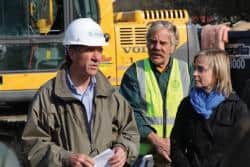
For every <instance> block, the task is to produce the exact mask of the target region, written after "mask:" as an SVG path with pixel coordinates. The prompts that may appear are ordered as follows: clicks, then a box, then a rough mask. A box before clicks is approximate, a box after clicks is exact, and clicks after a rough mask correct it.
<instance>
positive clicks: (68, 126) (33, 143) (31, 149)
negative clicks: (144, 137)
mask: <svg viewBox="0 0 250 167" xmlns="http://www.w3.org/2000/svg"><path fill="white" fill-rule="evenodd" d="M96 81H97V83H96V87H95V95H94V101H93V115H94V116H93V120H92V124H91V127H90V129H91V134H90V133H88V129H89V128H88V127H87V126H88V124H87V115H86V113H85V108H84V106H83V104H82V103H81V102H80V101H79V100H77V99H76V98H75V97H74V96H73V95H72V93H71V92H70V90H69V89H68V87H67V84H66V73H65V70H61V71H59V72H58V74H57V76H56V78H54V79H52V80H50V81H48V82H47V83H46V84H45V85H44V86H43V87H42V88H41V89H40V90H39V92H38V93H37V95H36V96H35V98H34V100H33V103H32V105H31V107H30V111H29V115H28V122H27V124H26V126H25V129H24V132H23V136H22V139H23V142H24V153H25V155H26V158H27V160H28V163H29V165H31V166H36V167H37V166H53V167H54V166H65V165H66V164H67V161H66V160H67V159H68V157H69V154H70V153H71V152H74V153H83V154H87V155H89V156H92V157H93V156H95V155H97V154H99V153H101V152H102V151H104V150H105V149H107V148H112V147H113V146H115V145H116V144H118V145H122V146H124V147H125V148H127V151H128V161H127V162H128V163H131V162H132V161H133V160H135V159H136V157H137V155H138V148H139V134H138V130H137V126H136V122H135V119H134V114H133V110H132V108H131V107H130V106H129V104H128V103H127V102H126V101H125V100H124V98H123V97H122V96H121V95H120V94H119V93H118V92H115V91H114V89H113V88H112V86H111V85H110V83H109V82H108V80H107V79H106V78H105V77H104V75H103V74H102V73H101V72H98V73H97V75H96Z"/></svg>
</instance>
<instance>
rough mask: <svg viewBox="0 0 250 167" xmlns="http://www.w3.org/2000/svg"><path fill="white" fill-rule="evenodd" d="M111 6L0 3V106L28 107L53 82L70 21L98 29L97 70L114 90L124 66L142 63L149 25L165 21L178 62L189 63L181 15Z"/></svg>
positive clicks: (190, 36) (88, 1)
mask: <svg viewBox="0 0 250 167" xmlns="http://www.w3.org/2000/svg"><path fill="white" fill-rule="evenodd" d="M112 3H113V2H112V0H74V1H68V0H22V1H20V0H18V1H17V0H11V1H10V0H2V1H1V2H0V101H1V102H7V103H12V104H13V103H18V102H23V101H26V102H29V101H30V100H31V99H32V97H33V96H34V94H35V92H36V91H37V89H39V87H40V86H41V85H42V84H44V83H45V82H46V81H47V80H49V79H51V78H52V77H54V76H55V74H56V71H57V69H58V68H59V67H60V65H61V64H62V62H63V60H64V56H65V55H64V47H63V46H62V40H63V36H64V30H65V28H66V27H67V25H68V24H69V23H70V22H71V21H72V20H74V19H76V18H81V17H91V18H93V19H94V20H95V21H97V22H98V23H99V24H100V25H101V27H102V29H103V31H104V33H105V36H106V38H107V39H108V40H109V45H108V46H105V47H104V51H103V56H102V62H101V65H100V68H101V70H102V72H103V73H104V74H105V75H106V77H107V78H108V79H109V80H110V82H111V83H112V85H114V86H118V85H119V84H120V81H121V79H122V76H123V74H124V72H125V70H126V69H127V68H128V66H130V65H131V64H132V63H133V62H135V61H136V60H138V59H142V58H144V57H147V48H146V38H145V36H146V32H147V27H148V26H149V24H150V23H151V22H152V21H155V20H168V21H170V22H173V23H174V24H175V25H176V26H177V28H178V30H179V35H180V44H179V46H178V50H177V52H176V55H178V56H179V58H181V59H184V60H186V61H190V57H191V56H190V55H193V54H194V53H193V52H195V51H197V50H198V49H199V48H198V39H196V38H195V34H196V32H195V28H194V27H193V26H192V25H191V24H189V15H188V13H187V11H185V10H148V11H141V10H137V11H130V12H116V13H114V10H113V4H112ZM195 41H196V42H195ZM192 48H194V49H192Z"/></svg>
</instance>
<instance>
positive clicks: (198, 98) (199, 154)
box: [171, 49, 248, 167]
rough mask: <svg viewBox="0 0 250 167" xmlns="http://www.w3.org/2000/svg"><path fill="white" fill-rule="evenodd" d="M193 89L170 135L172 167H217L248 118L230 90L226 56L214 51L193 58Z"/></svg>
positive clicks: (207, 51)
mask: <svg viewBox="0 0 250 167" xmlns="http://www.w3.org/2000/svg"><path fill="white" fill-rule="evenodd" d="M193 65H194V72H193V77H194V82H195V83H194V87H193V88H192V90H191V92H190V94H189V96H188V97H186V98H184V99H183V100H182V102H181V104H180V106H179V108H178V112H177V116H176V120H175V124H174V128H173V131H172V134H171V158H172V162H173V164H172V165H173V167H189V166H190V167H217V166H219V165H220V163H221V161H222V160H223V159H224V158H225V155H226V154H227V152H228V151H229V150H230V148H231V145H232V144H233V143H234V140H235V137H237V135H239V134H238V133H240V131H241V129H240V127H242V126H238V125H239V124H240V121H241V120H242V118H246V117H247V115H248V114H247V113H248V111H247V106H246V104H245V103H243V102H242V101H241V100H240V98H239V97H238V96H237V95H236V94H235V93H234V92H233V91H232V85H231V79H230V63H229V57H228V56H227V55H226V53H225V52H224V51H221V50H217V49H210V50H204V51H201V52H199V53H198V54H197V55H196V56H195V58H194V63H193Z"/></svg>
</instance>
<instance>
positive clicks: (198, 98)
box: [190, 88, 225, 119]
mask: <svg viewBox="0 0 250 167" xmlns="http://www.w3.org/2000/svg"><path fill="white" fill-rule="evenodd" d="M224 100H225V96H224V95H223V94H222V93H219V92H217V91H212V92H210V93H209V94H208V93H206V92H205V91H204V90H202V89H199V88H192V90H191V92H190V102H191V104H192V105H193V107H194V109H195V111H196V112H197V113H198V114H201V115H202V116H203V117H204V118H205V119H209V118H210V116H211V114H212V112H213V109H214V108H216V107H217V106H218V105H219V104H220V103H221V102H223V101H224Z"/></svg>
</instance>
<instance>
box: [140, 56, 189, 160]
mask: <svg viewBox="0 0 250 167" xmlns="http://www.w3.org/2000/svg"><path fill="white" fill-rule="evenodd" d="M170 70H171V73H170V76H169V81H168V86H167V89H166V99H165V104H166V105H165V108H164V106H163V105H164V104H163V99H162V95H161V92H160V88H159V86H158V83H157V80H156V78H155V75H154V72H153V71H152V69H151V66H150V62H149V59H144V60H141V61H138V62H137V63H136V71H137V79H138V81H139V88H140V93H141V98H142V100H143V103H142V104H145V105H144V106H143V107H144V108H143V115H144V118H145V120H146V123H147V124H148V125H150V126H151V127H152V128H154V129H155V130H156V132H157V135H158V136H161V137H169V136H170V133H171V130H172V127H173V124H174V120H175V116H176V113H177V108H178V106H179V104H180V102H181V100H182V99H183V98H184V97H185V96H187V95H188V93H189V89H190V76H189V70H188V64H187V63H186V62H184V61H182V60H178V59H175V58H173V65H172V68H171V69H170ZM166 84H167V83H166ZM164 112H165V115H166V117H165V120H164V114H163V113H164ZM164 122H165V125H164ZM150 150H151V145H150V144H149V143H148V142H147V141H141V146H140V154H141V155H144V154H147V153H149V152H150Z"/></svg>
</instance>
